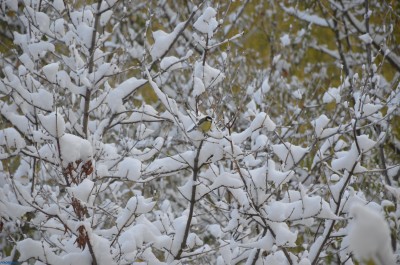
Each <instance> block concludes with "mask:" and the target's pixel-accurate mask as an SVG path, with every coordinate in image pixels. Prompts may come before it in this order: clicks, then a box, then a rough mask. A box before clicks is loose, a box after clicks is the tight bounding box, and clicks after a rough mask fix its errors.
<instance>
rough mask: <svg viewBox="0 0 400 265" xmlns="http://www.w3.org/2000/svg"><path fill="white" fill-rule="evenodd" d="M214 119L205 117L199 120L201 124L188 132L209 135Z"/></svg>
mask: <svg viewBox="0 0 400 265" xmlns="http://www.w3.org/2000/svg"><path fill="white" fill-rule="evenodd" d="M212 121H213V119H212V118H211V117H210V116H205V117H203V118H201V119H200V120H199V122H198V123H197V124H196V125H195V126H193V128H191V129H190V130H189V131H188V132H191V131H194V130H198V131H200V132H202V133H208V132H209V131H210V130H211V125H212Z"/></svg>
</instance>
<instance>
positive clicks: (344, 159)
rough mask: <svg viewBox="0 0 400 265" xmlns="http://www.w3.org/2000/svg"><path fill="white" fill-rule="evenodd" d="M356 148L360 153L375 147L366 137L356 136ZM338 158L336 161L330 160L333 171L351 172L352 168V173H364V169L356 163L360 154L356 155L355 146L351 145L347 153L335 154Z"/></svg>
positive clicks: (354, 144)
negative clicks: (343, 170)
mask: <svg viewBox="0 0 400 265" xmlns="http://www.w3.org/2000/svg"><path fill="white" fill-rule="evenodd" d="M357 142H358V147H359V148H360V152H362V153H363V152H367V151H369V150H370V149H371V148H372V147H374V146H375V143H376V142H375V141H373V140H371V139H369V138H368V136H367V135H360V136H357ZM336 155H337V156H338V158H337V159H334V160H332V163H331V164H332V168H333V169H334V170H337V171H338V170H341V169H346V170H347V171H351V169H352V168H353V167H354V173H360V172H364V171H365V170H366V169H365V168H364V167H362V166H361V165H360V163H359V162H358V160H359V156H360V155H361V154H359V153H358V149H357V144H356V143H355V142H354V143H352V145H351V147H350V150H349V151H342V152H336Z"/></svg>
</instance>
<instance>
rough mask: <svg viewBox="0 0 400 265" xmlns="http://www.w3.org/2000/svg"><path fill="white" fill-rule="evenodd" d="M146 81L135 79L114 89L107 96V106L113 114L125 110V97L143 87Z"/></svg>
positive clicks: (132, 78) (126, 81)
mask: <svg viewBox="0 0 400 265" xmlns="http://www.w3.org/2000/svg"><path fill="white" fill-rule="evenodd" d="M144 83H146V80H144V79H136V78H134V77H131V78H129V79H128V80H125V81H124V82H122V83H121V84H119V85H118V86H117V87H116V88H115V89H113V90H112V91H111V92H110V93H109V94H108V96H107V99H106V101H107V104H108V106H109V107H110V109H111V111H112V112H113V113H115V112H121V111H124V110H125V107H124V104H123V100H124V99H125V97H127V96H129V95H130V94H132V93H133V92H134V91H135V90H136V89H138V88H139V87H141V86H142V85H143V84H144Z"/></svg>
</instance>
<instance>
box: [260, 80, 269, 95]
mask: <svg viewBox="0 0 400 265" xmlns="http://www.w3.org/2000/svg"><path fill="white" fill-rule="evenodd" d="M270 89H271V87H270V85H269V77H268V76H267V78H265V79H264V81H263V82H262V84H261V92H263V93H264V94H265V93H268V92H269V91H270Z"/></svg>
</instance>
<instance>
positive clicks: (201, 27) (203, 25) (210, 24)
mask: <svg viewBox="0 0 400 265" xmlns="http://www.w3.org/2000/svg"><path fill="white" fill-rule="evenodd" d="M216 15H217V11H215V9H214V8H212V7H207V8H206V10H204V13H203V14H202V15H201V16H200V17H199V18H198V19H197V20H196V22H195V23H194V24H193V27H194V28H195V29H196V30H198V31H200V32H201V33H204V34H208V37H209V38H211V37H212V36H213V35H214V30H215V29H216V28H217V27H218V21H217V20H216V19H215V16H216Z"/></svg>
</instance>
